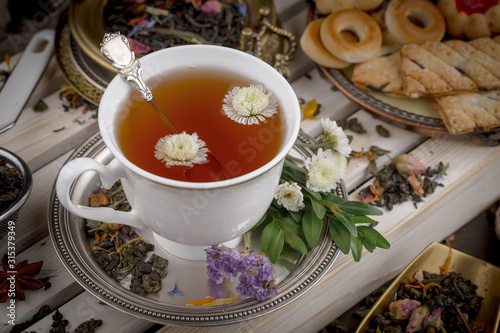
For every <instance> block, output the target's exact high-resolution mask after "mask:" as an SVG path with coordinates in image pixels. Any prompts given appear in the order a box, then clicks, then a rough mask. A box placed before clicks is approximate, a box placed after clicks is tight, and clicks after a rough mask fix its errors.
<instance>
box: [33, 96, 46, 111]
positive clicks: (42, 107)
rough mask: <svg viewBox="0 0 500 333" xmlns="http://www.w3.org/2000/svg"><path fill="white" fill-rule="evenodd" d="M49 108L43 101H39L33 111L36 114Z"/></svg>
mask: <svg viewBox="0 0 500 333" xmlns="http://www.w3.org/2000/svg"><path fill="white" fill-rule="evenodd" d="M48 108H49V106H48V105H47V103H45V101H44V100H43V99H41V100H39V101H38V102H37V103H36V104H35V105H33V111H35V112H42V111H46V110H47V109H48Z"/></svg>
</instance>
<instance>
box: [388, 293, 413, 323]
mask: <svg viewBox="0 0 500 333" xmlns="http://www.w3.org/2000/svg"><path fill="white" fill-rule="evenodd" d="M419 306H420V302H419V301H415V300H411V299H409V298H405V299H400V300H397V301H394V302H392V303H391V304H389V311H390V316H391V318H392V320H394V321H401V320H406V319H408V318H409V317H410V315H411V314H412V312H413V310H415V309H416V308H418V307H419Z"/></svg>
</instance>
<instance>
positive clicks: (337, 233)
mask: <svg viewBox="0 0 500 333" xmlns="http://www.w3.org/2000/svg"><path fill="white" fill-rule="evenodd" d="M329 232H330V237H332V240H333V242H334V243H335V244H336V245H337V247H338V248H339V249H340V251H342V252H343V253H344V254H348V253H349V251H350V250H351V237H352V236H351V233H350V232H349V231H348V230H347V229H346V228H345V227H344V225H343V224H342V223H340V222H337V221H333V220H330V228H329Z"/></svg>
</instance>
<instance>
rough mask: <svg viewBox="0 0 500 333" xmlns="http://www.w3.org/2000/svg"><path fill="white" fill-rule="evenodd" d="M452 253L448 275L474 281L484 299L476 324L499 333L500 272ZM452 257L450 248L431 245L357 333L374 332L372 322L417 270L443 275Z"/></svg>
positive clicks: (389, 291) (493, 267) (376, 304)
mask: <svg viewBox="0 0 500 333" xmlns="http://www.w3.org/2000/svg"><path fill="white" fill-rule="evenodd" d="M451 251H452V255H451V263H450V266H449V269H448V271H449V272H455V273H461V274H462V275H463V278H464V279H467V280H471V282H472V283H473V284H475V285H476V286H477V287H478V288H477V290H476V293H477V294H478V295H479V296H481V297H483V300H482V303H481V308H480V310H479V313H478V315H477V316H476V317H475V318H474V320H473V322H474V323H483V324H484V331H483V332H496V331H497V328H498V323H499V320H500V285H498V281H500V268H498V267H496V266H494V265H492V264H489V263H487V262H485V261H483V260H480V259H477V258H475V257H472V256H470V255H468V254H465V253H462V252H460V251H457V250H454V249H452V250H451ZM449 253H450V249H449V248H448V246H446V245H443V244H440V243H431V244H430V245H429V246H428V247H427V248H426V249H424V250H423V251H422V252H421V253H420V254H419V255H418V256H417V257H416V258H415V259H414V260H413V261H412V262H411V263H410V264H409V265H408V266H407V267H406V268H405V270H404V271H403V272H401V274H400V275H399V276H398V277H397V278H396V279H394V281H393V282H392V283H391V285H390V286H389V288H388V289H387V290H386V291H385V292H384V293H383V294H382V296H380V298H379V299H378V300H377V302H376V303H375V304H374V305H373V307H372V308H371V310H370V312H369V313H368V314H367V315H366V316H365V317H364V319H363V321H362V322H361V323H360V324H359V326H358V328H357V330H356V333H361V332H366V331H367V330H368V329H369V328H370V322H371V321H372V320H373V319H374V318H375V317H376V316H378V315H381V314H382V313H384V311H386V310H387V309H388V307H389V304H390V303H391V302H393V301H394V300H395V294H396V292H397V290H398V289H399V285H400V283H401V282H406V281H408V277H409V276H413V274H415V272H416V271H417V270H419V269H421V270H424V271H427V272H430V273H436V274H439V267H440V266H442V265H443V264H444V263H445V262H446V259H447V258H448V255H449Z"/></svg>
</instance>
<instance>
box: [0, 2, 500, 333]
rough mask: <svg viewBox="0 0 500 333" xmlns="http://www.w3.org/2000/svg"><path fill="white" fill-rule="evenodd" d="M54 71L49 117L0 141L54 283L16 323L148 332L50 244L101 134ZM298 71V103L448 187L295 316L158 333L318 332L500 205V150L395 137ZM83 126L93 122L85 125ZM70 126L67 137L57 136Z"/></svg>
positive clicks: (283, 6) (288, 13)
mask: <svg viewBox="0 0 500 333" xmlns="http://www.w3.org/2000/svg"><path fill="white" fill-rule="evenodd" d="M275 3H276V8H277V10H278V12H279V13H280V15H283V18H284V19H283V20H284V27H285V28H287V29H289V30H292V31H293V32H294V33H295V34H296V35H297V37H300V32H301V31H302V30H303V28H304V27H305V20H306V7H305V6H304V4H303V3H302V1H300V0H293V1H287V0H276V1H275ZM0 66H4V64H2V65H0ZM51 66H52V67H50V66H49V70H48V71H47V73H46V75H45V76H44V79H43V80H42V81H41V83H40V85H39V87H38V88H37V90H36V91H35V95H34V96H33V97H32V100H33V101H32V102H31V104H33V103H34V102H36V101H37V100H38V99H40V98H42V97H43V98H44V100H45V102H46V103H47V104H48V105H49V110H47V111H45V112H42V113H35V112H34V111H33V110H32V109H31V108H29V107H28V108H27V109H26V110H24V111H23V113H22V115H21V117H20V118H19V120H18V123H17V124H16V126H15V127H14V128H12V129H11V130H9V131H7V132H5V133H3V134H0V146H2V147H4V148H7V149H10V150H12V151H13V152H15V153H17V154H19V155H20V156H21V157H22V158H23V159H25V160H26V161H27V162H28V164H29V165H30V168H31V169H32V170H33V171H34V175H33V177H34V188H33V191H32V193H31V195H30V198H29V200H28V202H27V203H26V205H25V207H24V208H23V210H22V212H21V215H20V217H19V220H18V223H17V226H16V233H17V237H18V238H17V240H16V244H17V248H16V252H17V256H18V257H17V258H18V260H21V259H24V258H29V260H30V262H34V261H38V260H43V261H44V266H43V270H42V272H41V273H40V274H39V277H44V276H51V281H52V287H51V288H50V289H48V290H39V291H31V290H28V291H27V292H26V295H27V301H25V302H20V301H17V302H16V306H17V310H16V316H17V317H16V322H17V323H20V322H23V321H25V320H27V319H30V318H31V316H32V315H33V314H34V313H35V312H36V311H37V310H38V308H39V307H40V306H41V305H43V304H49V305H50V306H51V308H52V309H53V310H55V309H56V308H58V307H59V308H60V311H61V313H63V315H64V316H65V318H66V319H68V320H70V322H71V327H70V328H68V329H71V330H72V329H74V328H75V327H76V326H77V325H78V324H79V323H81V322H83V321H85V320H87V319H89V318H90V317H94V318H96V319H104V320H105V323H104V325H105V326H102V328H101V329H100V330H98V331H97V332H141V331H143V330H145V329H146V328H148V327H150V326H152V323H150V322H147V321H144V320H141V319H137V318H135V317H132V316H130V315H128V314H126V313H123V312H121V311H119V310H116V309H114V308H112V307H110V306H106V305H102V304H99V300H98V299H97V298H95V297H94V296H92V295H91V294H90V293H88V292H87V291H84V290H83V288H82V287H80V285H79V284H77V283H76V282H75V280H73V278H72V277H71V276H70V275H69V273H68V272H67V271H66V270H65V268H64V267H63V265H62V264H61V262H60V261H59V259H58V258H57V256H56V255H55V252H54V249H53V245H52V242H51V241H50V238H49V237H48V229H47V223H50V222H49V221H47V210H48V204H49V197H50V194H51V192H52V187H53V185H54V181H55V179H56V176H57V173H58V171H59V170H60V168H61V166H62V165H63V164H64V163H65V161H66V160H67V158H68V156H69V155H70V154H71V152H72V151H73V149H74V148H75V147H77V146H78V145H79V144H80V143H81V142H83V141H84V140H85V139H86V138H88V137H89V136H91V135H92V134H94V133H95V132H96V131H97V124H96V121H95V119H92V118H91V117H90V114H86V115H83V114H82V110H81V109H79V110H72V111H70V112H64V111H63V109H62V106H61V104H62V103H61V101H60V100H59V92H60V88H59V85H60V83H61V81H60V78H61V76H60V73H59V72H58V70H57V67H54V66H55V64H54V63H51ZM292 69H293V77H292V86H293V88H294V90H295V92H296V94H297V96H298V97H299V98H302V99H303V100H305V101H306V102H307V101H310V100H312V99H316V100H317V102H318V103H319V104H321V114H320V117H328V118H331V119H334V120H340V119H343V118H345V117H349V116H350V117H357V118H358V120H359V121H360V122H361V123H362V124H363V126H364V127H365V129H366V130H367V133H365V134H362V135H358V134H353V135H354V140H353V142H352V148H353V149H354V150H356V151H361V150H363V149H365V150H367V149H368V148H369V147H370V146H371V145H377V146H379V147H380V148H383V149H386V150H389V151H391V156H393V157H394V156H397V155H399V154H401V153H405V152H411V153H412V154H414V155H415V156H416V157H418V158H419V159H421V161H422V162H423V163H424V164H426V165H430V166H436V165H437V163H438V162H439V161H442V162H444V163H449V164H450V167H449V169H448V172H447V176H446V177H445V178H444V180H443V184H444V185H445V186H444V187H439V188H438V189H437V190H436V192H435V193H434V194H432V195H430V196H428V197H427V198H425V201H424V202H422V203H420V204H419V205H418V208H417V209H415V207H414V206H413V204H412V203H410V202H407V203H405V204H403V205H400V206H396V207H394V209H393V210H392V211H385V212H384V215H383V216H382V217H380V218H379V219H378V220H379V221H380V224H379V225H378V226H377V229H378V230H379V231H380V232H381V233H382V234H383V235H384V236H385V237H386V238H387V239H388V240H389V241H390V243H391V248H390V249H389V250H380V249H377V250H376V251H375V252H374V253H367V252H366V251H365V253H363V259H362V260H361V262H359V263H355V262H354V261H353V260H352V258H351V256H350V255H349V256H345V255H343V254H341V255H340V256H339V258H338V259H337V261H336V263H335V264H334V266H333V267H332V269H331V270H330V271H329V272H328V273H327V274H326V275H325V276H324V277H323V279H322V280H321V281H320V282H319V283H318V284H317V285H316V286H314V287H313V288H312V289H311V290H310V291H309V292H308V293H306V294H305V295H303V296H302V297H300V298H299V299H297V300H296V301H294V302H292V303H291V304H290V305H288V306H287V307H285V308H283V309H280V310H277V311H275V312H272V313H270V314H268V315H266V316H263V317H261V318H259V319H256V320H251V321H247V322H243V323H240V324H237V325H228V326H221V327H212V328H207V327H201V328H186V327H173V326H165V327H163V328H161V329H160V330H159V332H317V331H318V330H320V329H321V328H322V327H324V326H325V325H327V324H328V323H329V322H330V321H332V320H333V319H335V318H336V317H338V316H339V315H341V314H342V313H344V312H345V311H346V310H348V309H349V308H350V307H352V306H353V305H354V304H356V303H357V302H359V301H360V300H361V299H362V298H363V297H364V296H366V294H367V293H369V292H371V291H373V290H375V289H376V288H377V287H379V286H380V285H382V284H383V283H385V282H387V281H389V280H390V279H391V278H393V277H394V276H396V275H397V274H398V273H399V272H400V271H401V270H402V269H403V267H404V266H405V265H406V264H408V263H409V262H410V261H411V259H413V258H414V257H415V256H416V255H417V254H418V253H419V252H420V251H421V250H423V249H424V248H425V247H426V246H427V245H428V244H429V243H430V242H432V241H440V240H442V239H443V238H444V237H446V236H448V235H449V234H451V233H453V232H454V231H455V230H457V229H459V228H460V227H461V226H463V225H464V224H465V223H466V222H468V221H469V220H470V219H471V218H473V217H474V216H476V215H477V214H479V213H480V212H482V211H483V210H484V209H485V208H487V207H489V206H490V205H491V204H492V203H493V202H494V201H495V200H497V199H498V198H499V197H500V186H498V185H499V184H500V147H487V146H484V145H481V144H479V143H476V142H471V141H465V140H456V139H429V138H426V137H423V136H421V135H419V134H415V133H411V132H408V131H406V130H402V129H399V128H395V127H393V126H391V125H388V124H385V123H382V122H380V121H379V120H376V119H374V118H373V117H372V116H371V115H370V114H368V113H366V112H364V111H358V107H357V106H356V105H354V104H352V103H351V102H350V101H349V100H348V99H347V98H346V97H345V96H343V95H342V94H341V93H340V92H338V91H333V90H332V89H331V84H330V82H328V81H327V80H326V79H324V78H323V77H321V75H319V72H318V70H317V69H316V68H315V66H314V64H312V63H311V62H310V61H308V59H307V58H306V57H305V56H304V55H303V53H301V52H299V53H298V55H297V58H296V61H295V62H294V63H293V66H292ZM304 74H307V76H305V75H304ZM75 119H79V120H85V122H84V123H83V124H78V123H76V122H74V120H75ZM377 124H383V125H384V126H385V127H386V128H388V129H389V131H390V132H391V137H390V138H382V137H380V136H379V135H378V134H376V132H375V126H376V125H377ZM61 127H64V130H62V131H59V132H54V129H59V128H61ZM302 128H303V130H304V131H306V132H308V133H310V134H313V135H315V134H318V133H319V132H320V130H321V125H320V119H319V118H318V119H316V120H309V119H308V120H306V121H304V122H303V124H302ZM387 162H388V158H387V157H384V158H381V159H380V160H379V161H378V165H379V167H382V166H383V165H384V164H385V163H387ZM367 164H368V162H367V161H366V160H365V159H353V160H351V161H350V164H349V167H348V176H347V177H346V179H345V183H346V187H347V190H348V192H349V193H350V198H351V199H356V198H357V193H358V191H359V189H360V188H362V187H363V186H366V185H367V184H369V182H370V178H371V177H370V175H369V173H368V171H367ZM42 244H43V246H42ZM0 250H1V251H0V253H1V254H3V253H4V252H5V251H6V244H5V241H4V240H2V241H0ZM4 305H5V303H4V304H0V318H2V320H0V332H2V333H3V332H9V331H10V328H11V327H10V326H9V325H8V324H7V323H6V320H4V319H5V318H6V317H7V316H6V314H7V309H6V306H4ZM50 324H51V318H50V317H47V318H45V319H44V320H42V321H40V322H39V323H37V324H35V325H33V326H32V327H30V328H29V329H28V331H29V330H34V331H36V332H47V331H48V330H49V329H50Z"/></svg>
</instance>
